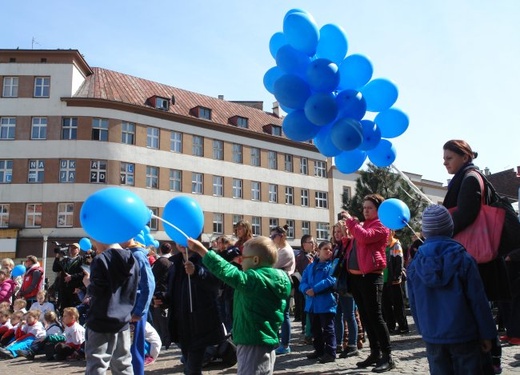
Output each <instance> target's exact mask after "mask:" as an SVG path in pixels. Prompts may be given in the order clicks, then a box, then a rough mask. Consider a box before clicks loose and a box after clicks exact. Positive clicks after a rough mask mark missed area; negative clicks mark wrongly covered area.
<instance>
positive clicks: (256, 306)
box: [188, 237, 291, 375]
mask: <svg viewBox="0 0 520 375" xmlns="http://www.w3.org/2000/svg"><path fill="white" fill-rule="evenodd" d="M188 246H189V248H190V249H191V250H192V251H194V252H196V253H198V254H199V255H200V256H202V257H203V260H202V262H203V263H204V265H205V266H206V267H207V268H208V269H209V270H210V271H211V272H212V273H213V274H214V275H215V276H217V277H218V278H219V279H221V280H222V281H224V282H225V283H226V284H228V285H230V286H231V287H233V288H234V289H235V294H234V309H233V342H234V343H235V344H236V345H237V361H238V367H237V374H238V375H250V374H272V373H273V370H274V364H275V360H276V355H275V350H274V348H275V347H277V346H278V345H279V340H278V330H279V329H280V326H281V325H282V321H283V313H284V310H285V303H286V300H287V299H288V298H289V295H290V293H291V280H290V279H289V276H288V275H287V273H286V272H284V271H282V270H279V269H275V268H273V265H274V264H275V263H276V260H277V259H278V251H277V249H276V246H275V244H274V242H273V241H272V240H271V239H269V238H267V237H255V238H253V239H251V240H248V241H246V243H245V244H244V249H243V252H242V256H241V257H240V258H241V264H242V270H240V269H238V268H237V267H235V266H234V265H232V264H230V263H229V262H227V261H226V260H225V259H223V258H222V257H221V256H220V255H219V254H217V253H215V252H214V251H209V252H208V250H207V249H206V248H205V247H204V245H202V244H201V243H200V242H199V241H197V240H193V239H191V238H190V239H189V240H188ZM252 312H254V313H252Z"/></svg>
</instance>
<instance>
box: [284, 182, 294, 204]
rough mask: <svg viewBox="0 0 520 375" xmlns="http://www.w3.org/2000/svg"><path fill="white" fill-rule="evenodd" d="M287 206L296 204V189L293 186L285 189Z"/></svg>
mask: <svg viewBox="0 0 520 375" xmlns="http://www.w3.org/2000/svg"><path fill="white" fill-rule="evenodd" d="M285 204H294V188H293V187H291V186H286V187H285Z"/></svg>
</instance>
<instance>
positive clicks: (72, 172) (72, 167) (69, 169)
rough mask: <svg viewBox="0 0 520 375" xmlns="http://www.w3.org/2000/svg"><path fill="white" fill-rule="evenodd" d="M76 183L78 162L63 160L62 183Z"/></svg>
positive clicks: (61, 163) (61, 162) (61, 167)
mask: <svg viewBox="0 0 520 375" xmlns="http://www.w3.org/2000/svg"><path fill="white" fill-rule="evenodd" d="M75 181H76V160H73V159H72V160H71V159H62V160H60V182H64V183H67V182H75Z"/></svg>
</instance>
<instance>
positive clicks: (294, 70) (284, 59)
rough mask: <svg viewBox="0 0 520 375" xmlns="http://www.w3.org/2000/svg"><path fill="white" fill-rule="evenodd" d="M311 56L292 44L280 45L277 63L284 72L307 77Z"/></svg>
mask: <svg viewBox="0 0 520 375" xmlns="http://www.w3.org/2000/svg"><path fill="white" fill-rule="evenodd" d="M310 62H311V58H310V57H309V56H307V55H306V54H305V53H303V52H301V51H298V50H297V49H295V48H293V47H291V46H290V45H287V44H286V45H284V46H282V47H280V49H279V50H278V53H277V54H276V65H277V66H278V67H279V68H280V70H281V71H282V72H284V73H290V74H296V75H298V76H300V77H302V78H304V79H305V73H306V71H307V67H308V66H309V63H310Z"/></svg>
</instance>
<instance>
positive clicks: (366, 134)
mask: <svg viewBox="0 0 520 375" xmlns="http://www.w3.org/2000/svg"><path fill="white" fill-rule="evenodd" d="M360 122H361V127H362V128H363V142H361V144H360V145H359V149H360V150H364V151H368V150H372V149H374V148H376V147H377V145H378V144H379V141H381V130H379V127H378V126H377V125H376V124H375V123H374V122H373V121H370V120H361V121H360Z"/></svg>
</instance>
